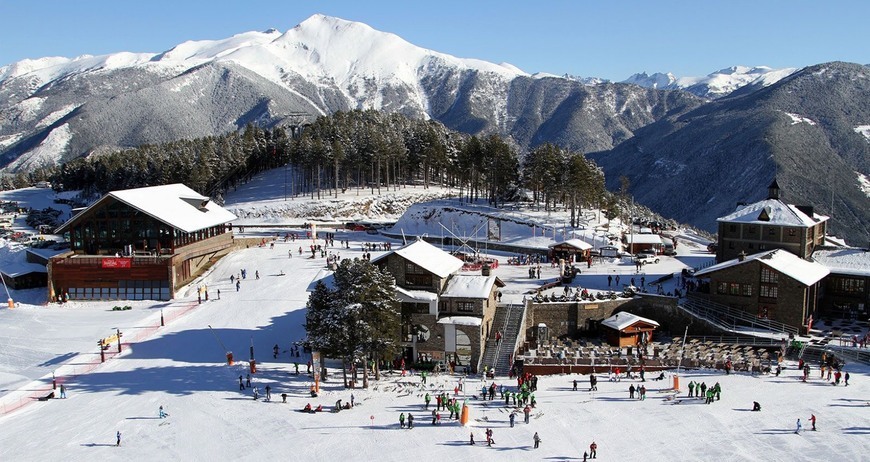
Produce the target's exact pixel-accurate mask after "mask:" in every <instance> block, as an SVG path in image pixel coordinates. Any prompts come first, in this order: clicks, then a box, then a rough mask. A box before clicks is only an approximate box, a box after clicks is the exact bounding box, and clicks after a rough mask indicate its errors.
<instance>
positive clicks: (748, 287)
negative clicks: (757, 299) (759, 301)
mask: <svg viewBox="0 0 870 462" xmlns="http://www.w3.org/2000/svg"><path fill="white" fill-rule="evenodd" d="M742 288H743V292H742V295H743V296H744V297H751V296H752V284H743V286H742Z"/></svg>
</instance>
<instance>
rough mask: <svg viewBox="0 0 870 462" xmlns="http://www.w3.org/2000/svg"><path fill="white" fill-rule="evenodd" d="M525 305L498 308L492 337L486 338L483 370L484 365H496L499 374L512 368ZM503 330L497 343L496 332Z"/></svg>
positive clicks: (502, 374) (503, 374) (482, 363)
mask: <svg viewBox="0 0 870 462" xmlns="http://www.w3.org/2000/svg"><path fill="white" fill-rule="evenodd" d="M524 310H525V306H524V305H501V306H499V307H497V308H496V311H495V317H494V318H493V323H492V326H493V329H492V332H491V334H490V338H488V339H487V340H486V349H485V350H484V354H483V359H482V361H481V370H483V366H484V365H486V366H489V367H495V373H496V375H499V376H505V375H508V372H510V369H511V359H512V357H513V353H514V347H515V345H516V342H517V337H518V336H519V335H520V328H521V325H520V324H521V323H522V320H523V313H524ZM499 330H500V331H501V335H502V337H501V343H500V344H496V341H495V332H497V331H499Z"/></svg>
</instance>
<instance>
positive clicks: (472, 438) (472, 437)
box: [469, 432, 474, 445]
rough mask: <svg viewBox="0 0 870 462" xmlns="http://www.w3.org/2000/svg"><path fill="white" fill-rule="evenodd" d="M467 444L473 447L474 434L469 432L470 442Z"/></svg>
mask: <svg viewBox="0 0 870 462" xmlns="http://www.w3.org/2000/svg"><path fill="white" fill-rule="evenodd" d="M469 444H471V445H474V432H471V441H469Z"/></svg>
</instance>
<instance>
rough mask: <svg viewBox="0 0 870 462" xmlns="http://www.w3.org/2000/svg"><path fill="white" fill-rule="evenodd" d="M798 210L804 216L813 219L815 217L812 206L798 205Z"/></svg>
mask: <svg viewBox="0 0 870 462" xmlns="http://www.w3.org/2000/svg"><path fill="white" fill-rule="evenodd" d="M795 208H797V209H798V210H800V211H801V212H803V213H804V215H806V216H808V217H810V218H812V217H813V206H812V205H798V206H795Z"/></svg>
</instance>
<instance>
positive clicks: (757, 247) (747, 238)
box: [716, 180, 828, 262]
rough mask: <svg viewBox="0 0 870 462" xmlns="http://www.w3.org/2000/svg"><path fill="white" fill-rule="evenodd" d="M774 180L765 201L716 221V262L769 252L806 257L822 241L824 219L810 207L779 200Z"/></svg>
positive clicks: (745, 207) (823, 237)
mask: <svg viewBox="0 0 870 462" xmlns="http://www.w3.org/2000/svg"><path fill="white" fill-rule="evenodd" d="M779 196H780V189H779V185H778V184H777V182H776V180H774V181H773V183H771V184H770V186H768V194H767V199H764V200H761V201H758V202H755V203H753V204H749V205H745V206H742V207H740V208H739V209H738V210H736V211H735V212H734V213H731V214H730V215H726V216H724V217H721V218H719V219H718V220H717V221H718V223H719V241H718V247H717V250H716V261H717V262H723V261H726V260H731V259H733V258H737V256H738V255H739V254H740V253H744V254H746V255H750V254H754V253H758V252H764V251H767V250H773V249H785V250H787V251H789V252H791V253H793V254H795V255H797V256H798V257H800V258H808V257H809V256H810V255H811V254H812V253H813V249H815V248H816V246H819V245H822V244H823V243H824V242H825V226H826V222H827V220H828V217H826V216H823V215H818V214H816V213H814V212H813V208H812V207H811V206H795V205H791V204H787V203H785V202H783V201H782V200H780V198H779Z"/></svg>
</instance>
